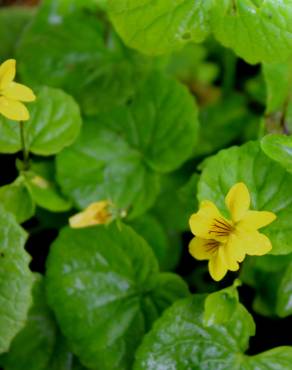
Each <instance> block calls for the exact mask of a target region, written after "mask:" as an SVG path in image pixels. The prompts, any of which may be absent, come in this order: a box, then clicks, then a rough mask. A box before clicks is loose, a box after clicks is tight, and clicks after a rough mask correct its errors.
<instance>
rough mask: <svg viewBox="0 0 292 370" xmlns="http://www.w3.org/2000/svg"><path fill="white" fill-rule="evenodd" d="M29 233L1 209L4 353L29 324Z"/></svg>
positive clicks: (0, 335)
mask: <svg viewBox="0 0 292 370" xmlns="http://www.w3.org/2000/svg"><path fill="white" fill-rule="evenodd" d="M25 240H26V233H25V232H24V230H23V229H22V228H21V227H20V226H18V224H17V223H16V221H15V218H14V217H13V216H12V215H11V214H10V213H6V212H5V211H4V210H3V208H1V209H0V302H1V304H0V353H2V352H6V351H7V350H8V349H9V346H10V342H11V340H12V339H13V338H14V337H15V335H16V334H17V333H18V332H19V331H20V330H21V329H22V327H23V326H24V324H25V320H26V317H27V313H28V310H29V307H30V304H31V300H32V298H31V290H32V286H33V275H32V273H31V272H30V270H29V267H28V265H29V262H30V257H29V255H28V254H27V252H26V251H25V250H24V244H25Z"/></svg>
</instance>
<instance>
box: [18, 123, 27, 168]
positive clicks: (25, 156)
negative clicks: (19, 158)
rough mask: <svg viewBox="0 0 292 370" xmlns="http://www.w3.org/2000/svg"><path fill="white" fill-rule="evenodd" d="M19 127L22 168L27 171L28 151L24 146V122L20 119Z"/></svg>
mask: <svg viewBox="0 0 292 370" xmlns="http://www.w3.org/2000/svg"><path fill="white" fill-rule="evenodd" d="M19 127H20V140H21V147H22V155H23V169H24V171H27V170H28V169H29V151H28V150H27V147H26V142H25V134H24V124H23V122H22V121H20V122H19Z"/></svg>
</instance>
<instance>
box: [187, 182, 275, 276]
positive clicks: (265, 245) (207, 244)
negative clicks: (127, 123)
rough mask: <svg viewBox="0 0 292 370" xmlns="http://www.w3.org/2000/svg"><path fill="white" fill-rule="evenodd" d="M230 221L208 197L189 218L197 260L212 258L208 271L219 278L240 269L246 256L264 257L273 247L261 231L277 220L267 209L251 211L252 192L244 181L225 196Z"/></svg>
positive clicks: (191, 245) (191, 243)
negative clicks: (250, 192) (240, 264)
mask: <svg viewBox="0 0 292 370" xmlns="http://www.w3.org/2000/svg"><path fill="white" fill-rule="evenodd" d="M225 204H226V206H227V208H228V209H229V212H230V215H231V220H228V219H226V218H225V217H223V216H222V215H221V213H220V212H219V210H218V209H217V207H216V206H215V204H213V203H212V202H210V201H208V200H206V201H203V202H202V203H201V204H200V209H199V211H198V212H197V213H195V214H193V215H192V216H191V218H190V227H191V230H192V233H193V234H194V235H195V236H196V237H195V238H194V239H193V240H192V241H191V242H190V245H189V251H190V254H191V255H192V256H193V257H194V258H196V259H198V260H209V265H208V267H209V272H210V275H211V276H212V278H213V279H214V280H216V281H219V280H221V279H223V277H224V276H225V275H226V273H227V271H228V270H230V271H237V270H238V269H239V264H238V262H242V261H243V260H244V258H245V256H246V255H247V254H248V255H251V256H262V255H264V254H266V253H268V252H269V251H270V250H271V249H272V245H271V242H270V239H269V238H268V237H267V236H265V235H264V234H261V233H259V232H258V229H260V228H261V227H263V226H266V225H268V224H270V223H271V222H273V221H274V220H275V219H276V215H275V214H274V213H272V212H267V211H251V210H249V207H250V194H249V191H248V189H247V187H246V185H245V184H244V183H238V184H235V185H234V186H233V187H232V188H231V189H230V191H229V193H228V194H227V196H226V198H225Z"/></svg>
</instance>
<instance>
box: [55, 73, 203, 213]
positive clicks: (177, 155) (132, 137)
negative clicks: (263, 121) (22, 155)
mask: <svg viewBox="0 0 292 370" xmlns="http://www.w3.org/2000/svg"><path fill="white" fill-rule="evenodd" d="M197 128H198V122H197V112H196V105H195V103H194V102H193V99H192V97H191V96H190V95H189V94H188V92H187V91H186V90H185V88H184V87H182V86H181V85H180V84H178V83H177V82H176V81H174V80H172V79H170V78H167V77H165V76H164V75H162V74H159V73H154V74H153V75H151V77H150V78H149V79H148V80H147V81H146V82H145V84H144V85H143V86H142V87H141V89H140V90H139V92H138V93H137V95H136V96H135V97H134V98H133V101H132V103H131V104H129V105H128V106H125V107H123V108H119V109H115V110H112V111H111V112H108V113H105V114H102V115H99V116H98V117H96V119H95V122H87V123H86V125H85V127H84V129H83V131H82V134H81V136H80V138H79V140H78V141H77V142H76V143H75V144H74V145H73V146H72V147H71V148H69V149H67V150H65V151H63V152H62V153H61V154H60V155H59V156H58V157H57V172H58V181H59V183H60V184H61V186H62V189H63V191H64V193H65V194H67V195H69V196H70V197H71V198H72V199H73V200H74V202H75V204H76V205H77V206H79V207H81V208H82V207H85V206H87V205H88V204H89V203H91V202H94V201H96V200H99V199H110V200H112V202H113V203H114V204H115V205H116V206H117V207H118V208H126V209H128V208H129V207H132V208H133V209H132V216H133V217H134V216H136V215H138V214H142V213H143V212H145V210H147V209H148V208H150V207H151V206H152V204H153V203H154V201H155V198H156V196H157V193H158V191H159V175H158V174H159V173H165V172H169V171H173V170H175V169H176V168H177V167H179V166H180V165H181V164H182V163H183V162H184V161H185V160H186V159H187V158H188V157H189V156H190V155H191V152H192V148H193V146H194V144H195V143H196V140H197ZM72 166H74V171H72Z"/></svg>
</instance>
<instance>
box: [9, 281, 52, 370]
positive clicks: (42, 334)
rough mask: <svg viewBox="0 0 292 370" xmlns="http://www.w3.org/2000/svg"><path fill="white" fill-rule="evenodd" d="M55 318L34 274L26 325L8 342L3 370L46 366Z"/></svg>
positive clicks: (41, 369) (36, 369)
mask: <svg viewBox="0 0 292 370" xmlns="http://www.w3.org/2000/svg"><path fill="white" fill-rule="evenodd" d="M55 336H56V327H55V321H54V318H53V316H52V313H51V311H50V310H49V308H48V306H47V304H46V299H45V285H44V281H43V280H42V279H41V276H37V278H36V282H35V285H34V288H33V306H32V307H31V308H30V310H29V314H28V318H27V322H26V325H25V327H24V328H23V329H22V330H21V331H20V332H19V333H18V334H17V336H16V337H15V338H14V340H13V341H12V343H11V346H10V350H9V353H8V354H7V355H5V357H4V361H3V365H4V367H5V369H6V370H23V369H30V370H47V369H48V364H49V360H50V358H51V356H52V353H53V349H54V345H55Z"/></svg>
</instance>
